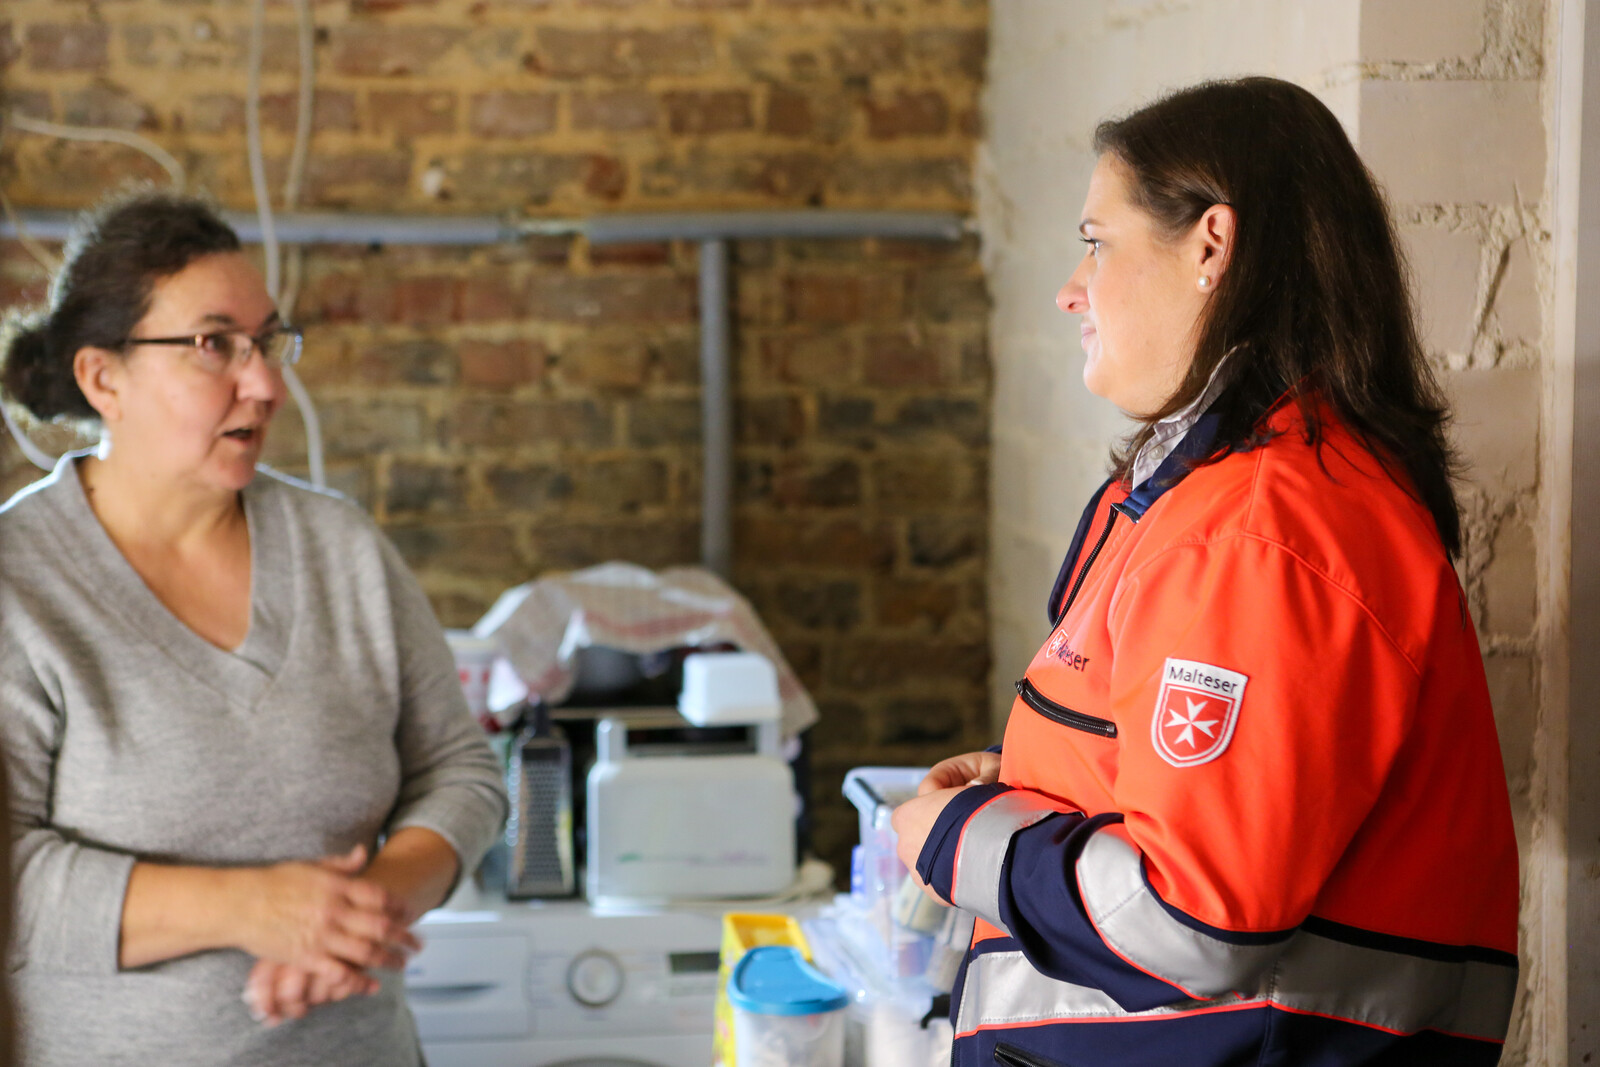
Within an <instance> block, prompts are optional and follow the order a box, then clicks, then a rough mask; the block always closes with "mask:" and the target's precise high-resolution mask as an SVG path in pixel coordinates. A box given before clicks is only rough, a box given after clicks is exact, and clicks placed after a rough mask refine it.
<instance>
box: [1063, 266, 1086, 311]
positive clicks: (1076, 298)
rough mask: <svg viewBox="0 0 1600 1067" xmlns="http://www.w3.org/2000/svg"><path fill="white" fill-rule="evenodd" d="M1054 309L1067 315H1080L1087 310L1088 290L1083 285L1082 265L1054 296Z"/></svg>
mask: <svg viewBox="0 0 1600 1067" xmlns="http://www.w3.org/2000/svg"><path fill="white" fill-rule="evenodd" d="M1087 258H1088V257H1085V259H1087ZM1056 307H1058V308H1060V309H1061V310H1062V311H1065V312H1066V313H1067V314H1068V315H1082V314H1083V313H1084V312H1085V311H1088V310H1089V290H1088V289H1087V288H1085V285H1084V280H1083V267H1082V265H1080V266H1079V267H1078V269H1077V270H1075V271H1073V272H1072V277H1070V278H1068V279H1067V284H1066V285H1063V286H1062V287H1061V291H1060V292H1059V293H1057V294H1056Z"/></svg>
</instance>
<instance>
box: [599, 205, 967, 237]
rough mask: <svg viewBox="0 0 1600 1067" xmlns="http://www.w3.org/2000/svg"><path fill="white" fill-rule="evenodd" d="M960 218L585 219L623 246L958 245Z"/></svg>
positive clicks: (712, 215) (830, 214)
mask: <svg viewBox="0 0 1600 1067" xmlns="http://www.w3.org/2000/svg"><path fill="white" fill-rule="evenodd" d="M966 228H967V225H966V220H965V219H963V218H962V217H961V216H960V215H951V214H943V213H938V212H914V211H816V210H813V211H716V212H695V213H684V214H676V213H671V214H666V213H664V214H618V215H597V216H595V217H593V218H590V219H586V220H585V221H584V223H583V232H584V235H585V236H586V237H588V238H589V243H590V244H616V243H618V242H624V241H673V240H678V241H708V240H711V239H713V238H727V239H732V240H739V239H761V238H774V237H798V238H807V237H811V238H851V237H889V238H901V239H903V240H922V241H959V240H961V237H962V235H963V234H964V233H965V232H966Z"/></svg>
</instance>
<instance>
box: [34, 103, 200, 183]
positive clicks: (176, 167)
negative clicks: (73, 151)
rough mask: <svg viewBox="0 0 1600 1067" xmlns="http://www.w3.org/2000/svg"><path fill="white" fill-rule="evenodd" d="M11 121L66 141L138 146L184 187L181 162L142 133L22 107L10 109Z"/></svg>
mask: <svg viewBox="0 0 1600 1067" xmlns="http://www.w3.org/2000/svg"><path fill="white" fill-rule="evenodd" d="M8 121H9V123H10V124H11V125H12V126H15V127H16V128H17V129H19V130H27V131H28V132H29V133H39V134H43V135H45V136H46V137H59V138H61V139H62V140H64V141H109V142H111V143H112V144H120V145H127V146H128V147H129V148H136V149H138V150H139V151H141V152H143V153H144V154H145V155H147V156H149V157H150V158H151V159H153V160H155V161H156V162H157V163H159V164H161V168H162V169H163V170H165V171H166V172H167V175H168V176H169V177H170V178H171V179H172V184H173V186H174V187H175V188H178V189H182V188H183V185H184V181H185V179H184V173H183V164H181V163H179V162H178V161H177V159H176V158H175V157H174V156H173V155H172V153H171V152H168V151H167V150H166V149H165V148H162V147H161V146H160V145H158V144H156V143H155V142H154V141H152V140H150V138H148V137H143V136H141V135H139V134H137V133H132V132H130V131H128V130H114V129H110V128H108V127H105V126H63V125H61V124H59V123H55V122H46V121H44V120H43V119H36V118H30V117H29V116H27V115H24V114H22V113H21V112H19V111H13V112H11V114H10V116H9V118H8Z"/></svg>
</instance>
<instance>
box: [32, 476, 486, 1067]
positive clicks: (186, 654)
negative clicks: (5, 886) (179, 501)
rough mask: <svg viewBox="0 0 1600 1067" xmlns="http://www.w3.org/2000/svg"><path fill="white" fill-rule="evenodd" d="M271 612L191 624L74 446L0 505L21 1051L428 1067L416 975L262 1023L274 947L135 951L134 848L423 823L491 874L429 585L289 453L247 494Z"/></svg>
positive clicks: (247, 860)
mask: <svg viewBox="0 0 1600 1067" xmlns="http://www.w3.org/2000/svg"><path fill="white" fill-rule="evenodd" d="M244 502H245V513H246V517H247V519H248V521H249V525H250V543H251V553H252V561H251V566H252V569H251V577H252V588H251V605H250V629H249V635H248V636H247V637H246V639H245V642H244V644H243V645H241V646H240V647H239V648H237V649H236V650H234V651H233V652H224V651H222V650H221V649H218V648H216V647H215V646H213V645H211V644H210V643H208V642H207V641H205V640H204V639H203V638H201V637H200V636H199V635H197V634H195V633H194V632H193V631H192V630H190V629H189V628H188V627H187V626H185V625H184V624H183V623H182V622H180V621H179V620H178V619H177V618H176V617H175V616H174V615H173V614H172V613H171V612H169V611H168V610H167V609H166V607H165V606H164V605H162V603H161V602H160V601H159V600H158V599H157V598H156V597H155V595H154V594H153V593H151V592H150V590H149V589H148V588H147V587H146V586H145V585H144V583H143V582H142V581H141V580H140V578H139V576H138V574H137V573H136V572H135V571H134V570H133V568H132V567H131V566H130V565H129V564H128V562H127V561H126V559H124V558H123V556H122V555H121V553H120V552H119V551H118V550H117V548H116V547H115V546H114V545H113V544H112V542H111V539H110V538H109V537H108V536H107V534H106V532H105V530H104V528H103V527H101V525H100V523H99V521H98V520H97V519H96V518H95V516H94V513H93V511H91V510H90V507H89V504H88V501H87V499H86V498H85V496H84V493H83V488H82V485H81V483H80V482H79V480H78V475H77V465H76V463H75V462H74V457H71V456H69V457H67V458H64V459H63V460H62V461H61V463H60V464H59V465H58V466H57V467H56V469H55V471H54V473H52V474H51V475H50V476H49V477H47V478H44V479H43V480H41V481H39V482H37V483H35V484H34V485H32V486H30V487H29V488H28V489H26V490H24V491H23V492H21V493H19V494H18V495H17V496H16V497H14V498H13V499H12V500H11V501H10V502H9V503H8V504H6V505H5V507H4V509H3V510H0V740H3V742H4V745H5V755H6V758H7V761H8V767H9V770H10V775H11V789H12V795H11V808H12V840H13V846H12V848H13V852H12V855H13V864H14V876H15V878H16V883H15V896H16V900H15V907H16V919H15V927H16V932H15V938H14V941H13V944H12V948H11V961H10V963H11V968H12V976H11V979H12V982H13V986H14V989H15V992H16V998H17V1007H18V1014H19V1021H20V1025H21V1029H22V1052H23V1056H22V1062H23V1064H25V1065H28V1067H38V1065H46V1064H49V1065H56V1064H85V1065H89V1064H93V1065H97V1067H99V1065H105V1064H123V1063H126V1064H152V1065H154V1064H159V1065H162V1067H179V1065H186V1064H194V1065H200V1064H230V1065H232V1064H262V1065H266V1064H271V1065H274V1067H287V1065H293V1064H307V1065H311V1064H316V1065H319V1067H333V1065H343V1064H348V1065H351V1067H355V1065H363V1067H365V1065H371V1064H385V1065H387V1064H415V1063H417V1062H418V1052H417V1039H416V1032H415V1026H414V1023H413V1021H412V1019H411V1015H410V1012H409V1011H408V1010H407V1009H406V1007H405V1002H404V999H403V997H402V995H401V988H400V981H399V978H398V976H397V975H392V974H391V975H385V976H383V990H382V992H380V993H378V994H376V995H374V996H372V997H357V998H352V999H350V1000H346V1001H344V1002H342V1003H339V1004H335V1005H329V1006H326V1007H323V1008H320V1009H317V1010H316V1011H314V1012H312V1013H311V1014H310V1015H309V1016H307V1018H305V1019H304V1020H301V1021H299V1022H290V1023H285V1024H283V1025H281V1026H279V1027H276V1028H274V1029H265V1028H263V1027H261V1026H259V1025H258V1024H256V1023H255V1022H253V1021H252V1020H251V1018H250V1016H249V1014H248V1012H247V1010H246V1007H245V1005H244V1003H243V1002H242V1001H241V999H240V995H241V993H242V992H243V990H244V984H245V978H246V976H247V975H248V973H249V970H250V967H251V965H252V963H253V962H254V961H253V960H252V959H251V958H250V957H249V956H247V955H245V954H244V953H242V952H234V951H218V952H203V953H198V954H195V955H191V956H187V957H184V958H181V959H176V960H170V961H167V962H165V963H160V964H156V965H153V966H149V967H141V968H138V969H135V970H120V969H119V968H118V965H117V951H118V936H119V929H118V928H119V923H120V921H121V915H122V901H123V894H124V891H125V889H126V886H127V880H128V872H129V870H130V869H131V868H132V866H133V863H134V861H135V860H136V859H149V860H159V861H166V862H172V863H181V864H201V865H214V866H226V865H236V864H266V863H273V862H276V861H280V860H287V859H313V858H316V857H320V856H326V855H329V854H332V853H342V852H344V851H346V850H348V849H349V848H350V847H351V846H352V845H354V844H356V843H357V842H364V843H366V844H367V845H368V846H369V847H370V846H372V845H373V844H374V843H375V842H376V841H377V839H378V837H379V835H380V834H383V833H385V832H392V831H394V830H396V829H399V828H400V827H404V826H424V827H427V828H428V829H431V830H434V831H437V832H438V833H439V834H441V835H443V836H444V837H445V839H446V840H448V841H449V842H450V843H451V844H452V845H453V846H454V847H455V850H456V852H457V854H458V855H459V856H460V857H461V862H462V865H463V869H465V870H470V869H471V867H472V866H473V865H474V864H475V863H476V862H477V859H478V858H479V856H480V855H481V853H482V851H483V850H484V849H485V848H486V847H487V846H488V844H489V842H490V840H491V838H492V837H493V835H494V833H495V832H496V829H497V828H498V826H499V825H500V821H501V819H502V818H503V816H504V812H505V796H504V792H503V788H502V785H501V781H500V775H499V773H498V769H497V767H496V764H495V761H494V758H493V756H492V755H491V754H490V751H489V748H488V745H487V743H486V742H485V740H484V738H483V736H482V734H481V733H480V732H479V730H478V727H477V726H476V724H474V723H473V721H472V719H471V717H470V715H469V714H468V712H467V709H466V705H465V701H464V699H463V697H462V694H461V689H460V686H459V684H458V683H457V680H456V672H455V667H454V662H453V659H452V657H451V654H450V651H449V648H448V647H447V646H446V644H445V642H444V638H443V635H442V634H441V633H440V630H439V626H438V624H437V623H436V622H435V621H434V617H433V614H432V612H431V611H430V610H429V606H428V602H427V600H426V598H425V597H424V595H423V593H422V591H421V589H420V588H419V587H418V585H417V584H416V582H415V581H414V580H413V578H412V577H411V575H410V574H409V573H408V572H407V570H406V568H405V565H404V563H402V561H401V560H400V557H399V555H398V554H397V553H396V552H395V550H394V548H393V547H392V546H391V545H390V544H389V542H388V541H387V540H386V539H385V538H384V537H383V536H382V534H381V533H379V532H378V530H377V528H376V527H375V526H374V525H373V524H372V522H371V521H370V520H369V519H368V518H367V517H366V516H365V515H364V514H362V513H361V512H360V511H359V510H358V509H356V508H355V507H353V506H352V505H350V504H349V503H347V502H345V501H344V500H342V499H339V498H337V497H334V496H331V495H328V494H325V493H321V492H317V491H315V490H313V489H310V488H309V487H306V486H302V485H300V484H299V483H296V482H294V481H292V480H290V479H287V478H284V477H282V476H281V475H277V474H274V473H272V472H271V471H267V470H262V472H261V474H260V475H259V476H258V477H257V478H256V479H255V481H254V482H253V483H252V484H251V485H250V487H249V488H247V489H246V490H245V492H244Z"/></svg>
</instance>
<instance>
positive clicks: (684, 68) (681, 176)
mask: <svg viewBox="0 0 1600 1067" xmlns="http://www.w3.org/2000/svg"><path fill="white" fill-rule="evenodd" d="M315 9H316V17H317V22H318V32H317V46H316V51H317V58H318V63H319V74H318V79H317V85H318V105H317V111H316V122H315V128H316V133H315V137H314V141H313V149H312V156H311V161H310V165H309V167H308V170H307V177H306V186H305V193H304V197H303V201H302V203H303V204H304V205H305V206H307V207H309V208H317V209H330V208H350V209H357V210H364V211H385V212H389V211H393V212H405V213H411V212H434V213H460V212H474V213H514V212H520V213H532V214H541V215H554V216H581V215H588V214H591V213H598V212H611V211H635V210H644V211H648V210H689V209H697V208H730V207H737V208H759V207H785V208H788V207H798V206H806V205H815V206H824V207H860V208H885V209H908V208H927V209H939V210H952V211H966V210H968V209H969V206H970V171H971V163H970V157H971V154H972V149H973V145H974V141H975V137H976V135H977V120H976V117H975V116H976V98H977V93H978V89H979V86H980V81H981V77H982V67H983V63H984V56H985V51H986V22H987V11H986V6H985V4H984V3H983V2H981V0H915V2H913V0H521V2H500V3H487V2H478V3H472V4H468V3H465V2H462V0H433V2H404V0H395V2H390V0H381V2H380V0H352V2H349V3H346V2H338V3H333V2H319V3H317V4H316V7H315ZM248 17H249V9H248V6H247V5H243V4H233V5H203V6H198V7H197V6H195V5H192V4H184V3H172V2H165V0H122V2H119V3H117V4H114V5H89V4H79V3H67V4H62V3H58V2H52V0H11V2H8V3H7V4H6V7H5V11H4V14H0V86H3V89H4V93H5V105H6V106H8V107H13V108H18V109H20V110H22V111H23V112H25V113H27V114H31V115H35V116H37V117H41V118H48V119H53V120H55V121H59V122H73V123H94V124H105V125H111V126H116V127H120V128H125V129H133V130H138V131H139V132H141V133H143V134H145V135H146V136H149V137H151V138H152V139H154V140H156V141H157V142H159V143H160V144H162V145H163V146H164V147H165V148H167V149H168V150H169V151H172V152H173V153H174V154H175V155H177V156H178V157H179V158H180V159H181V160H182V161H183V162H184V164H185V166H186V168H187V169H188V171H189V173H190V175H191V178H192V180H193V182H194V183H195V184H197V185H200V186H202V187H205V188H207V189H209V190H211V191H212V192H214V193H216V194H217V195H218V196H220V197H221V198H222V199H223V200H224V201H225V202H226V203H227V204H228V205H229V206H231V207H238V208H247V207H248V206H249V204H250V201H249V187H248V178H247V175H246V170H245V154H244V137H243V129H244V102H243V90H244V80H245V79H244V70H243V63H244V60H243V56H244V40H245V33H246V31H247V27H248ZM292 18H293V16H292V11H291V9H290V7H289V6H288V5H287V4H284V3H282V2H280V0H273V2H272V3H270V4H269V9H268V32H267V36H266V40H267V42H268V47H267V57H268V62H267V63H266V67H265V70H266V72H265V74H264V78H263V82H264V90H265V94H266V96H265V102H264V109H263V124H264V127H265V133H266V154H267V159H268V171H269V174H270V175H271V180H272V183H273V185H274V187H275V188H277V187H280V186H281V180H282V175H283V174H284V173H285V170H286V159H287V156H288V152H289V147H290V142H291V133H292V129H293V123H294V108H293V91H294V79H293V70H294V62H295V61H294V45H293V28H292ZM129 174H138V175H145V176H149V177H152V178H155V177H159V176H160V172H159V171H158V170H157V169H156V168H155V167H154V166H153V165H152V164H149V163H148V162H147V161H145V160H144V159H143V158H142V157H140V156H138V155H137V154H134V153H131V152H129V151H127V150H126V149H122V148H116V147H106V146H88V145H78V144H67V143H62V142H56V141H52V140H50V139H48V138H41V137H36V136H32V135H23V134H19V133H13V134H11V135H9V136H8V137H7V139H6V141H5V143H4V145H0V188H3V189H4V191H5V192H6V194H7V195H8V196H9V197H10V198H11V199H12V200H13V201H14V202H15V203H17V204H19V205H24V206H31V207H75V206H78V205H81V204H84V203H87V202H89V201H90V200H92V199H93V197H94V196H95V195H96V194H97V193H99V192H100V191H102V190H103V189H105V188H107V187H109V186H110V185H111V184H113V183H114V181H115V180H116V179H117V178H118V177H119V176H123V175H129ZM695 253H696V249H695V246H693V245H692V244H689V245H684V244H649V245H638V246H625V247H590V246H588V245H587V244H586V243H585V242H583V241H582V240H581V239H565V238H563V239H553V238H541V239H534V240H529V241H525V242H522V243H521V244H518V245H515V246H511V245H508V246H503V247H495V248H486V249H443V250H439V249H434V250H424V249H402V248H382V249H369V248H353V247H328V248H317V249H311V250H309V251H308V252H307V253H306V255H305V260H304V263H305V284H304V286H303V287H302V290H301V291H302V294H303V295H302V296H301V298H300V301H299V303H298V306H297V311H296V318H297V319H298V320H299V321H301V322H302V323H303V324H304V325H305V326H306V327H307V331H308V334H307V337H308V347H307V353H306V357H305V361H304V363H303V365H302V370H303V372H304V373H303V377H304V378H305V379H306V381H307V384H308V385H309V386H310V387H311V389H312V391H313V393H314V395H315V397H316V399H317V402H318V405H319V408H320V410H321V412H322V415H323V419H324V425H325V430H326V433H327V437H328V447H327V458H328V467H329V474H330V481H332V482H333V483H334V484H335V485H336V486H338V487H339V488H341V489H343V490H344V491H345V492H347V493H348V494H349V495H351V496H352V497H354V498H355V499H357V500H359V501H361V502H362V503H363V504H364V505H365V506H367V507H368V508H370V509H371V511H372V512H373V514H374V515H375V516H376V517H377V518H378V520H379V521H380V522H381V523H382V524H383V525H384V526H385V528H386V529H387V530H388V531H389V533H390V534H391V536H392V537H394V539H395V540H396V542H397V543H398V544H399V545H400V547H401V550H402V551H403V552H404V553H405V555H406V557H407V559H408V560H409V561H410V562H411V563H412V565H413V566H414V567H416V568H417V570H418V572H419V574H420V575H421V577H422V580H423V582H424V585H425V586H426V588H427V589H428V590H429V592H430V594H431V595H432V596H433V598H434V602H435V605H436V606H437V608H438V610H439V612H440V615H441V616H442V618H443V619H444V621H445V622H446V623H448V624H457V625H459V624H464V623H469V622H471V621H472V620H474V619H475V618H476V617H477V616H478V614H479V613H481V611H482V610H483V609H484V608H485V607H486V606H487V604H488V603H489V602H490V601H491V600H492V598H493V597H494V596H495V595H496V594H497V593H498V592H499V591H500V590H501V589H503V588H505V587H506V586H508V585H510V584H513V583H515V582H519V581H523V580H526V579H528V578H529V577H532V576H534V575H537V574H539V573H542V572H544V571H546V570H549V569H560V568H570V567H577V566H583V565H586V564H590V563H594V562H598V561H601V560H605V559H609V558H614V557H622V558H628V559H633V560H637V561H639V562H642V563H646V564H650V565H661V564H668V563H679V562H692V561H693V560H694V559H695V558H696V556H697V553H698V514H699V482H700V468H699V463H700V454H699V390H698V376H699V372H698V363H697V360H698V355H697V343H698V342H697V337H698V334H697V329H696V314H697V309H696V292H695V285H694V276H695ZM733 262H734V268H733V269H734V282H733V287H734V299H735V302H736V309H735V310H736V315H735V318H736V323H735V330H734V339H735V345H736V348H737V360H736V372H735V373H736V409H737V420H738V429H737V451H736V462H737V468H738V470H737V498H736V513H735V521H736V542H735V577H736V580H737V583H738V584H739V586H740V587H741V589H743V590H744V591H745V592H746V593H747V594H748V595H749V596H750V597H751V598H752V600H753V601H754V602H755V604H756V606H757V608H758V609H759V610H760V611H761V612H762V613H763V615H764V617H765V618H766V620H767V622H768V624H769V625H770V626H771V628H772V629H773V631H774V632H775V634H776V635H777V637H778V639H779V641H780V643H781V644H782V645H783V647H784V649H785V652H786V654H787V655H788V656H789V657H790V658H791V660H792V662H793V663H794V665H795V666H796V668H797V669H798V670H799V671H800V673H801V675H802V677H803V678H804V680H805V681H806V682H807V684H808V685H809V686H811V688H812V690H813V692H814V694H815V695H816V697H817V699H818V703H819V705H820V707H821V709H822V715H823V718H822V723H821V724H820V725H819V726H818V727H817V729H816V731H815V734H814V740H815V756H816V764H817V772H818V773H817V780H816V783H815V786H814V789H813V799H814V800H815V801H816V803H817V809H818V842H819V845H820V846H821V848H822V851H823V852H824V854H825V855H827V856H828V857H829V858H830V859H833V860H834V861H835V862H836V863H842V862H844V860H845V857H846V855H847V850H848V846H849V845H850V844H851V843H852V841H853V838H854V827H853V820H852V816H851V813H850V811H849V810H848V809H847V808H846V807H845V805H844V803H843V801H842V800H841V799H840V798H839V796H838V789H839V782H840V779H841V776H842V774H843V771H844V770H845V769H846V768H848V767H850V766H853V765H856V764H860V763H870V762H884V763H916V762H920V761H927V760H931V759H935V758H938V757H940V756H942V755H945V754H947V753H949V752H951V751H954V750H957V749H959V748H961V747H962V746H964V745H972V744H975V743H977V744H981V743H987V741H988V726H987V715H986V711H985V708H984V691H985V690H984V686H985V681H986V677H987V665H988V626H987V612H986V591H985V585H984V573H985V567H986V559H987V526H986V518H985V516H986V512H987V498H988V490H987V471H988V436H989V414H988V406H989V399H988V398H989V385H988V357H987V349H986V320H987V315H988V305H987V298H986V295H985V291H984V284H983V280H982V274H981V270H980V269H979V266H978V263H977V249H976V245H975V244H974V243H970V242H969V243H965V244H961V245H950V246H933V245H922V244H910V243H901V242H889V241H877V240H865V241H849V242H748V243H740V244H737V245H736V246H735V248H734V255H733ZM41 291H42V283H41V280H40V275H39V272H38V270H37V268H36V267H35V266H34V265H33V263H32V261H31V260H29V259H28V258H27V257H26V256H25V255H24V254H23V253H22V252H21V250H20V249H18V248H17V247H15V246H6V247H4V249H3V253H0V303H5V304H9V303H12V302H14V301H16V300H19V299H23V298H26V297H37V296H38V295H39V294H40V292H41ZM275 435H276V437H275V441H274V443H273V459H274V461H275V462H277V463H279V464H280V465H282V466H284V467H285V468H287V469H291V470H292V469H296V467H297V466H298V465H299V464H300V463H301V462H303V457H302V454H303V448H304V445H303V439H302V433H301V430H300V426H299V420H298V418H297V417H296V416H295V414H294V412H293V411H292V410H286V411H285V412H284V414H283V415H282V417H281V418H280V419H279V422H278V424H277V427H276V429H275ZM54 443H56V444H57V445H58V446H59V444H60V442H54ZM3 462H4V464H5V475H4V477H5V481H6V482H7V484H8V485H10V486H15V485H17V484H20V483H21V482H23V481H25V480H26V479H28V478H30V477H31V476H32V474H31V472H30V471H28V470H27V469H26V468H25V467H24V466H23V465H22V464H21V462H20V460H19V459H18V458H17V456H16V454H15V452H14V451H13V450H11V448H10V446H9V445H7V446H5V450H4V452H3Z"/></svg>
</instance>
